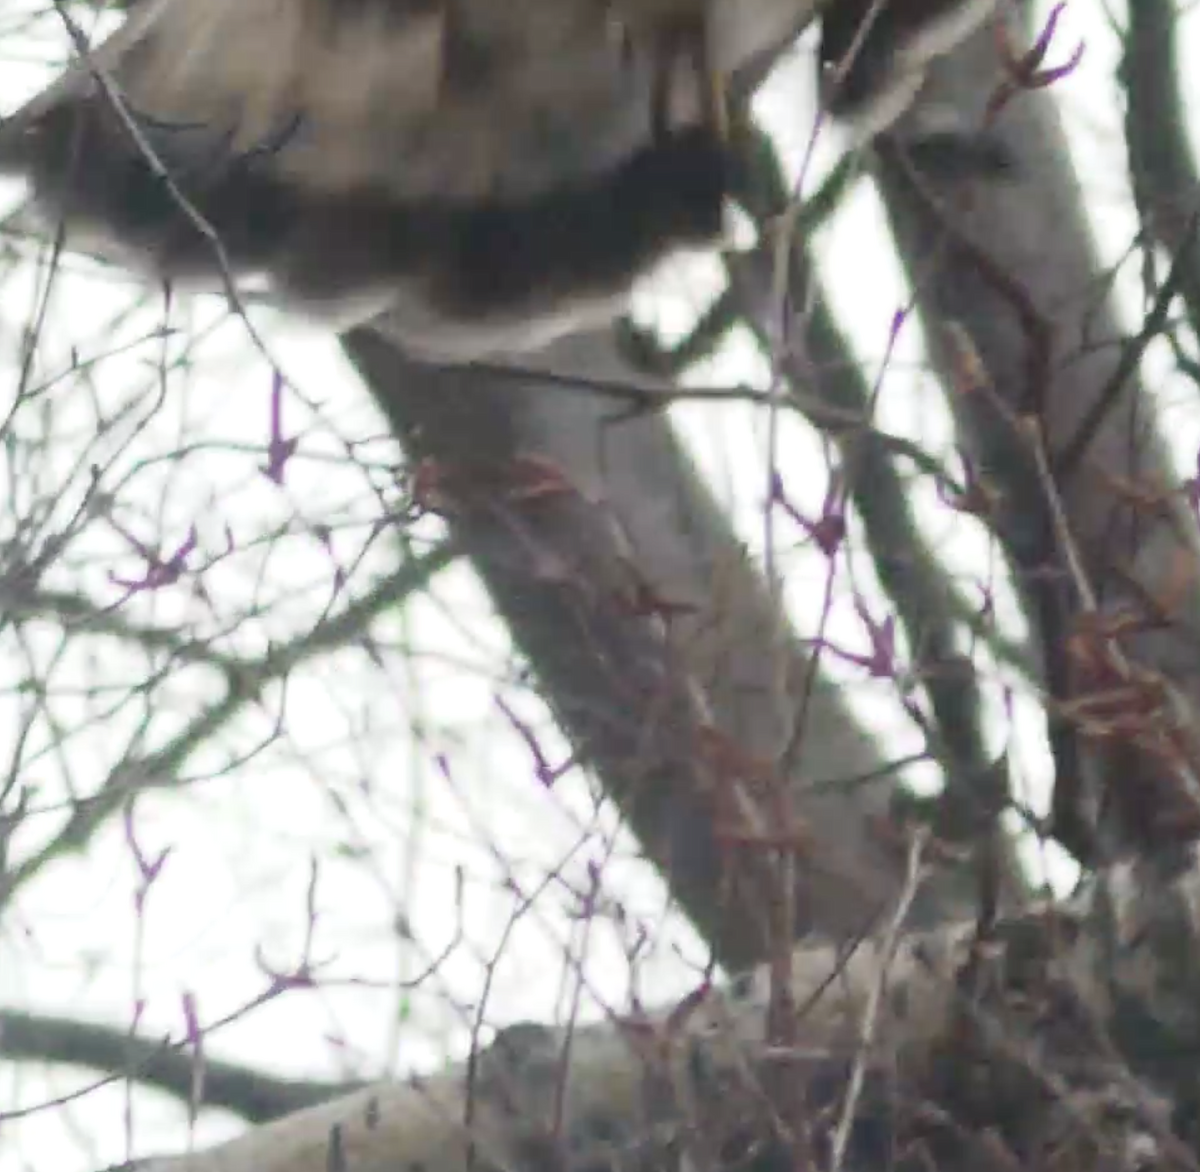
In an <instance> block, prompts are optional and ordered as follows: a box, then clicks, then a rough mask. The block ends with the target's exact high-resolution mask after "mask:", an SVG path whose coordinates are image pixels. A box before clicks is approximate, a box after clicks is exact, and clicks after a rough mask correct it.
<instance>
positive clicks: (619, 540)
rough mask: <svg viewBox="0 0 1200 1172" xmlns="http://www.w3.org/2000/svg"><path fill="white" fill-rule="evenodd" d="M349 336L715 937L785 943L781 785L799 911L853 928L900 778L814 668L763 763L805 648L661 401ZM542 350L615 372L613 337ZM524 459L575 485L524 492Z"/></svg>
mask: <svg viewBox="0 0 1200 1172" xmlns="http://www.w3.org/2000/svg"><path fill="white" fill-rule="evenodd" d="M346 346H347V350H348V352H349V354H350V356H351V358H352V359H353V361H354V362H355V363H356V364H357V366H358V368H359V370H360V371H361V372H362V374H363V376H364V377H365V379H366V380H367V383H368V385H369V386H370V388H371V391H372V393H373V395H374V396H375V398H376V400H377V401H378V403H379V404H380V406H381V407H382V409H383V410H384V412H385V413H386V415H387V416H388V418H389V420H390V421H391V423H392V426H393V427H394V428H395V430H396V433H397V435H398V436H400V437H401V439H402V442H403V443H404V445H405V447H406V448H407V450H408V451H409V453H410V455H411V456H412V457H413V458H414V459H415V460H421V459H425V460H429V461H432V465H431V466H432V467H433V468H435V469H436V470H437V473H438V474H440V475H443V476H444V477H445V482H446V484H447V488H448V491H447V496H448V497H449V498H450V500H449V505H450V508H449V513H450V517H451V520H452V523H453V527H454V532H455V536H456V538H457V539H458V540H459V541H460V542H461V544H462V548H463V550H464V551H465V552H466V553H467V555H468V556H469V557H470V558H471V559H472V562H473V564H474V566H475V568H476V570H477V571H478V572H479V574H480V576H481V577H482V578H483V580H484V582H485V583H486V584H487V586H488V588H489V590H490V591H491V594H492V598H493V600H494V601H495V604H496V606H497V609H498V610H499V612H500V615H501V617H502V618H503V619H504V620H505V622H506V623H507V624H508V625H509V627H510V629H511V630H512V632H513V635H514V637H515V639H516V642H517V643H518V645H519V646H520V647H521V649H522V650H523V651H524V653H525V654H526V655H527V656H528V657H529V659H530V662H531V664H532V665H533V667H534V669H535V671H536V673H537V675H538V678H539V680H540V682H541V684H542V687H543V689H544V692H545V695H546V697H547V699H548V700H549V702H550V704H551V705H552V707H553V708H554V710H555V712H556V715H557V717H558V718H559V720H560V721H561V722H562V724H563V726H564V728H565V729H566V730H567V732H568V735H569V736H570V738H571V740H572V742H573V743H574V745H575V747H576V749H577V750H578V752H579V754H580V755H581V756H582V757H583V758H584V759H586V760H587V761H588V762H589V764H591V765H592V766H593V767H594V768H595V770H596V772H597V775H598V777H599V779H600V781H601V783H602V785H603V786H604V788H605V790H606V792H607V793H608V794H609V795H610V796H611V797H612V798H613V799H614V800H615V801H616V802H617V804H618V806H619V807H620V809H621V812H622V814H623V815H624V816H625V817H626V819H627V820H628V823H629V825H630V826H631V827H632V828H633V830H634V831H635V833H636V834H637V835H638V837H639V838H640V840H641V842H642V844H643V848H644V849H645V851H646V853H647V855H648V856H649V858H650V859H652V860H653V861H654V863H655V864H656V865H658V866H659V867H660V868H661V870H662V871H663V873H664V875H665V876H666V878H667V880H668V882H669V883H670V885H671V890H672V891H673V893H674V895H675V897H676V898H677V899H678V901H679V903H680V904H681V905H682V907H683V908H684V910H685V911H686V912H687V914H688V915H689V916H690V917H691V918H692V919H693V921H694V922H695V923H696V924H697V925H698V926H699V928H700V930H701V932H702V933H703V934H704V935H705V937H706V939H708V940H709V941H710V943H711V944H712V946H713V948H714V950H715V952H716V954H717V956H718V957H719V958H720V959H721V960H722V961H724V962H726V963H728V964H731V965H733V966H737V967H744V966H745V965H746V964H748V963H753V962H756V961H758V960H760V959H762V957H763V956H764V955H765V949H766V947H767V945H768V942H769V941H771V940H774V941H776V942H780V943H782V944H783V945H784V946H786V944H787V942H788V941H789V940H790V939H791V934H792V928H793V925H790V924H789V925H787V926H786V927H785V926H784V925H782V924H781V923H780V922H778V921H777V920H776V919H773V917H774V916H776V915H777V913H778V901H779V895H778V890H777V879H778V875H779V873H780V872H781V870H784V869H786V868H782V867H779V866H772V865H768V863H769V862H770V861H772V860H776V859H777V857H778V854H780V853H783V852H782V851H780V850H779V848H780V847H781V846H782V847H784V848H786V847H787V845H788V841H789V836H790V835H791V834H792V828H791V827H789V826H788V824H787V821H786V818H783V817H781V815H780V811H781V810H786V809H787V808H788V806H789V804H790V805H791V807H792V808H794V811H795V815H796V825H795V845H796V847H797V848H798V852H799V853H798V855H797V859H796V868H797V884H796V897H795V898H796V904H797V911H798V915H799V922H798V923H797V924H796V925H795V927H796V928H797V929H800V930H802V929H803V928H806V927H813V928H817V929H820V930H822V931H825V932H828V933H831V934H833V935H834V936H836V937H838V938H843V939H844V938H846V937H848V936H853V935H854V934H856V933H857V932H859V931H861V930H862V929H863V928H864V926H865V925H866V924H867V923H868V922H869V921H870V920H871V918H872V917H873V916H874V915H875V914H876V912H877V911H878V909H879V908H880V907H881V906H882V905H883V904H884V903H885V902H886V900H887V898H888V896H889V894H890V893H891V892H892V891H894V889H895V884H896V882H897V879H898V876H899V873H900V861H899V859H898V858H897V856H896V853H895V850H894V848H892V847H890V846H888V845H886V844H885V843H884V842H883V841H881V840H880V839H879V837H878V836H877V833H874V832H873V824H874V823H876V822H880V821H883V820H884V816H885V815H886V811H887V805H888V798H889V795H890V793H891V791H892V788H893V780H894V779H893V778H891V777H890V776H889V775H888V770H887V761H886V759H885V758H884V757H883V756H882V753H881V750H880V748H879V746H878V745H877V744H876V743H875V741H874V739H873V738H872V737H871V736H870V735H869V734H868V733H867V732H866V731H865V730H864V729H863V728H862V727H861V726H860V725H859V724H858V722H857V721H856V720H855V719H854V717H853V716H852V715H851V714H850V712H849V710H848V709H847V707H846V705H845V703H844V701H843V699H842V697H841V695H840V694H839V691H838V689H837V688H836V687H835V686H834V685H832V684H831V683H830V682H828V681H827V680H826V679H824V678H823V677H820V676H818V677H817V678H816V679H815V681H813V683H812V689H811V691H812V695H811V700H810V702H809V703H810V708H809V710H808V720H807V723H806V726H805V729H804V752H803V754H802V755H801V756H802V765H801V768H800V770H799V772H798V775H797V776H796V777H794V778H792V779H791V782H790V784H789V785H788V786H786V787H784V786H783V785H782V784H780V783H778V782H777V780H776V779H775V778H774V768H773V762H774V761H775V760H777V759H778V757H779V755H780V754H781V753H782V751H783V749H784V748H785V746H786V745H787V743H788V738H789V735H790V733H791V729H792V725H793V722H794V720H795V715H796V712H797V711H799V710H800V706H801V701H800V697H801V696H802V695H803V694H804V692H805V689H806V687H807V686H808V676H809V674H810V669H811V665H810V664H809V663H808V662H807V660H806V658H805V656H804V654H803V653H802V652H801V650H800V649H799V648H798V647H797V646H796V645H795V644H794V643H792V642H791V641H790V640H789V638H788V636H787V634H786V631H785V630H784V629H783V628H782V627H781V620H780V617H779V615H778V614H777V612H776V609H775V606H774V603H773V600H772V599H771V598H770V596H769V594H768V592H767V590H766V589H765V587H764V585H763V583H762V581H761V580H760V579H759V577H758V575H757V573H756V571H755V569H754V568H753V567H752V566H751V565H750V564H749V562H748V561H747V558H746V555H745V553H744V550H743V549H742V547H741V545H740V543H739V542H738V540H737V539H736V537H735V535H734V534H733V533H732V532H731V531H730V529H729V527H728V524H727V522H726V521H725V519H724V517H723V516H722V513H721V511H720V509H719V508H718V506H717V504H716V502H715V501H713V499H712V497H711V496H710V494H709V493H708V492H707V490H706V489H705V488H704V486H703V484H702V483H701V481H700V480H699V478H698V476H697V475H696V473H695V471H694V469H693V468H692V467H691V464H690V462H689V461H688V459H687V457H686V456H685V454H684V453H683V451H682V450H681V448H680V446H679V443H678V441H677V440H676V439H675V437H674V435H673V434H672V431H671V428H670V425H669V424H668V422H667V420H666V419H665V417H663V416H662V415H660V414H649V415H641V416H639V417H636V418H630V417H629V416H628V411H627V408H626V405H625V404H624V402H622V401H621V400H620V399H609V398H607V397H606V396H604V394H603V393H602V392H599V391H596V392H593V393H591V394H577V393H569V392H567V391H565V390H561V389H559V390H556V388H555V382H556V379H554V378H550V377H546V376H542V375H538V374H536V373H532V372H531V373H528V374H522V373H521V372H519V371H514V372H513V373H512V374H510V375H507V376H505V375H503V373H502V372H498V371H493V372H491V373H490V374H489V375H487V376H486V377H485V376H484V375H483V374H482V373H480V372H478V371H472V370H471V369H457V370H454V369H438V368H433V367H428V366H419V365H415V364H411V363H407V362H405V361H404V360H403V358H402V357H401V356H400V355H399V354H398V353H397V352H396V351H395V350H394V349H393V348H392V347H391V346H389V345H388V344H387V343H386V342H383V341H381V340H380V339H378V338H377V337H374V336H373V335H370V334H367V333H359V334H355V335H352V336H350V337H349V338H348V339H347V341H346ZM542 362H543V363H544V365H545V367H546V368H547V369H550V368H553V369H555V370H559V371H562V372H564V374H563V377H564V378H565V379H567V380H568V381H569V380H570V379H571V378H572V377H574V378H577V379H590V380H593V381H594V380H600V381H604V380H606V379H607V380H612V379H614V378H615V379H626V380H627V379H628V377H629V376H628V372H627V371H626V369H625V368H624V367H623V366H622V365H621V364H620V363H619V362H618V360H617V358H616V356H615V352H614V346H613V343H612V341H611V339H610V338H609V337H607V336H604V337H600V336H596V337H589V338H583V339H576V340H574V341H572V342H570V343H566V344H564V345H562V346H560V347H559V348H557V349H556V350H554V351H552V352H550V353H549V354H548V355H546V356H544V358H543V359H542ZM530 456H534V457H538V458H540V459H541V460H543V461H548V462H550V463H551V464H552V465H554V466H556V467H557V468H558V469H560V470H561V472H562V475H563V477H564V478H565V484H558V485H556V484H555V483H553V480H551V481H550V482H548V483H544V484H542V485H541V486H540V488H541V491H534V492H533V493H531V492H530V491H529V488H530V486H529V483H528V482H526V484H525V485H524V491H523V490H522V484H521V481H520V476H519V475H517V474H515V473H514V469H518V468H519V461H520V459H521V458H522V457H530ZM428 467H430V465H427V468H428ZM514 477H515V478H514ZM534 488H535V490H536V489H537V488H538V486H536V485H535V486H534ZM664 615H665V616H666V619H665V621H664ZM855 778H858V779H868V780H863V781H862V784H860V785H859V786H858V787H856V788H847V783H849V782H851V781H853V779H855ZM739 843H742V844H744V845H741V846H739V845H738V844H739ZM772 847H774V848H775V849H774V850H772Z"/></svg>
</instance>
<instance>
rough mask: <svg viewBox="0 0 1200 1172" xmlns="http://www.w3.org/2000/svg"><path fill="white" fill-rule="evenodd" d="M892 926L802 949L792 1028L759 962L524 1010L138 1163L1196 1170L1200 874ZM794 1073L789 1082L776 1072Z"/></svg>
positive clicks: (1135, 869)
mask: <svg viewBox="0 0 1200 1172" xmlns="http://www.w3.org/2000/svg"><path fill="white" fill-rule="evenodd" d="M910 861H911V863H912V867H911V869H910V872H909V881H908V882H907V883H905V884H904V885H903V886H902V889H901V891H900V893H899V895H898V897H897V898H896V900H895V901H894V902H893V908H892V915H891V916H890V917H889V919H888V922H887V923H886V924H885V925H884V926H883V927H882V928H881V929H880V931H879V932H877V933H876V934H875V935H874V936H873V937H872V938H871V939H870V940H868V941H865V942H863V943H862V944H861V945H860V946H859V948H858V949H857V950H855V951H854V953H853V954H852V955H851V956H849V957H846V956H839V954H838V951H837V950H836V949H834V948H832V947H828V946H826V947H812V948H808V949H800V950H798V951H797V952H796V953H795V955H794V957H793V965H792V984H791V997H792V1006H793V1009H792V1021H793V1027H794V1031H795V1035H794V1036H795V1040H794V1042H793V1044H791V1045H790V1046H786V1047H781V1046H779V1045H778V1044H775V1043H774V1042H773V1039H772V1036H771V1034H770V1033H769V1029H770V1027H769V1024H768V1007H769V1005H770V1003H771V1002H772V1000H773V998H772V997H771V996H770V991H769V990H770V982H769V981H768V980H767V979H766V977H765V975H764V974H763V973H759V974H756V975H755V977H753V978H751V979H747V980H745V981H742V982H739V983H738V984H737V985H736V986H735V987H733V988H730V989H728V990H714V989H700V990H697V992H696V994H695V996H694V997H692V998H691V999H689V1001H688V1002H687V1003H686V1005H679V1006H672V1007H662V1008H660V1009H659V1010H656V1011H654V1012H653V1013H651V1014H649V1015H647V1016H645V1017H641V1018H638V1019H626V1020H624V1021H619V1022H605V1023H603V1024H601V1025H598V1026H594V1027H588V1028H586V1029H576V1030H575V1031H574V1032H573V1033H572V1035H571V1036H570V1040H569V1043H568V1039H567V1036H566V1035H565V1034H563V1033H562V1032H559V1031H553V1030H549V1029H545V1028H541V1027H534V1026H517V1027H513V1028H511V1029H509V1030H507V1031H505V1032H503V1033H501V1034H500V1035H499V1037H498V1038H497V1039H496V1042H495V1044H494V1045H493V1046H492V1047H490V1048H489V1049H488V1050H487V1051H485V1052H483V1053H481V1054H477V1055H476V1056H475V1057H474V1058H473V1059H472V1060H471V1061H470V1062H469V1063H468V1064H467V1065H466V1066H464V1067H458V1068H455V1069H452V1070H449V1071H447V1072H446V1073H444V1074H442V1075H439V1076H436V1077H432V1078H428V1079H413V1080H411V1081H409V1082H406V1083H402V1084H383V1085H380V1086H378V1087H373V1088H369V1089H367V1090H364V1091H361V1092H357V1093H355V1094H353V1095H349V1096H346V1097H344V1098H342V1099H339V1100H337V1101H335V1102H333V1103H329V1104H326V1105H323V1106H320V1107H316V1108H312V1109H309V1110H306V1111H302V1112H299V1113H297V1114H296V1115H293V1116H290V1117H288V1118H287V1119H283V1120H280V1121H278V1122H276V1123H273V1124H269V1125H266V1126H264V1127H259V1128H255V1129H253V1130H251V1131H250V1132H248V1133H247V1134H246V1135H244V1136H242V1137H239V1138H237V1139H235V1140H232V1141H230V1142H229V1143H226V1144H224V1145H221V1146H219V1147H217V1148H214V1149H211V1150H209V1151H206V1152H199V1153H194V1154H189V1155H184V1156H179V1157H169V1158H163V1159H152V1160H147V1161H143V1162H142V1164H141V1168H142V1170H143V1172H218V1170H220V1172H324V1170H327V1169H329V1168H333V1167H337V1168H345V1169H348V1170H352V1172H399V1170H400V1169H405V1168H408V1169H411V1168H416V1167H421V1168H424V1169H426V1170H427V1172H459V1170H461V1169H467V1168H472V1167H480V1166H490V1167H495V1168H503V1169H510V1170H513V1172H516V1170H518V1169H521V1170H524V1169H541V1168H548V1167H554V1168H561V1169H566V1170H568V1172H577V1170H583V1169H595V1168H610V1167H636V1168H651V1167H661V1166H664V1164H663V1162H664V1161H668V1162H670V1163H672V1164H673V1163H674V1161H677V1160H682V1161H683V1162H684V1163H686V1164H699V1165H701V1166H703V1167H708V1168H715V1167H718V1166H719V1165H720V1164H721V1162H722V1159H723V1158H728V1157H731V1156H735V1155H736V1154H737V1153H742V1156H741V1158H742V1160H744V1162H745V1166H747V1167H749V1168H752V1169H754V1170H756V1172H773V1170H775V1169H783V1168H792V1167H797V1166H800V1167H812V1166H817V1167H822V1168H826V1167H832V1168H840V1169H843V1170H845V1172H851V1170H858V1169H861V1170H862V1172H867V1170H873V1169H878V1168H879V1167H881V1166H896V1167H900V1168H918V1167H919V1168H930V1167H934V1166H936V1167H938V1168H939V1169H942V1170H945V1172H957V1170H959V1169H961V1170H962V1172H967V1170H968V1169H969V1170H971V1172H980V1170H986V1172H992V1170H995V1172H1000V1170H1001V1169H1009V1170H1011V1169H1013V1168H1016V1167H1025V1168H1030V1169H1050V1168H1057V1169H1062V1168H1088V1169H1091V1170H1093V1172H1135V1170H1146V1169H1155V1170H1158V1169H1164V1170H1165V1169H1184V1168H1194V1167H1195V1166H1196V1155H1195V1144H1196V1133H1195V1126H1194V1124H1195V1111H1194V1104H1195V1096H1196V1092H1197V1089H1198V1088H1197V1083H1196V1078H1195V1072H1194V1063H1193V1062H1192V1061H1190V1060H1189V1059H1188V1058H1187V1055H1189V1054H1193V1053H1194V1048H1195V1047H1196V1046H1197V1045H1198V1044H1200V1001H1198V1000H1197V998H1196V996H1195V988H1196V981H1197V978H1198V977H1200V949H1198V947H1197V941H1198V940H1200V922H1198V920H1197V910H1198V909H1200V898H1198V896H1200V872H1198V870H1197V860H1196V857H1195V855H1194V853H1192V852H1185V853H1183V854H1180V855H1178V856H1176V857H1174V858H1172V859H1170V860H1160V861H1159V863H1158V864H1155V865H1147V864H1138V865H1134V866H1120V867H1115V868H1113V869H1111V870H1109V871H1107V872H1105V873H1103V874H1101V875H1100V876H1098V878H1097V880H1096V881H1095V882H1094V884H1093V885H1092V886H1091V887H1089V889H1088V890H1087V891H1086V892H1084V893H1083V894H1082V896H1081V897H1080V898H1078V899H1076V900H1075V901H1073V902H1072V903H1071V904H1070V905H1069V906H1063V907H1057V908H1053V907H1041V908H1037V909H1032V910H1029V911H1027V912H1024V913H1022V915H1021V916H1020V917H1017V918H1014V919H1012V920H1008V921H1005V922H1002V923H1000V924H998V925H996V926H995V927H994V929H992V930H991V931H990V932H989V933H988V934H987V935H986V937H985V938H981V937H979V936H978V935H977V933H976V931H975V928H974V926H973V925H963V924H957V925H947V926H943V927H942V928H940V929H938V930H937V931H935V932H933V933H929V934H917V935H911V934H910V935H907V936H906V935H905V934H904V920H905V913H906V911H907V908H908V903H909V900H910V897H911V896H912V894H913V892H914V889H915V887H916V886H918V885H919V882H920V878H921V867H920V858H919V850H917V849H914V851H913V854H912V856H911V858H910ZM781 1076H783V1077H781Z"/></svg>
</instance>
